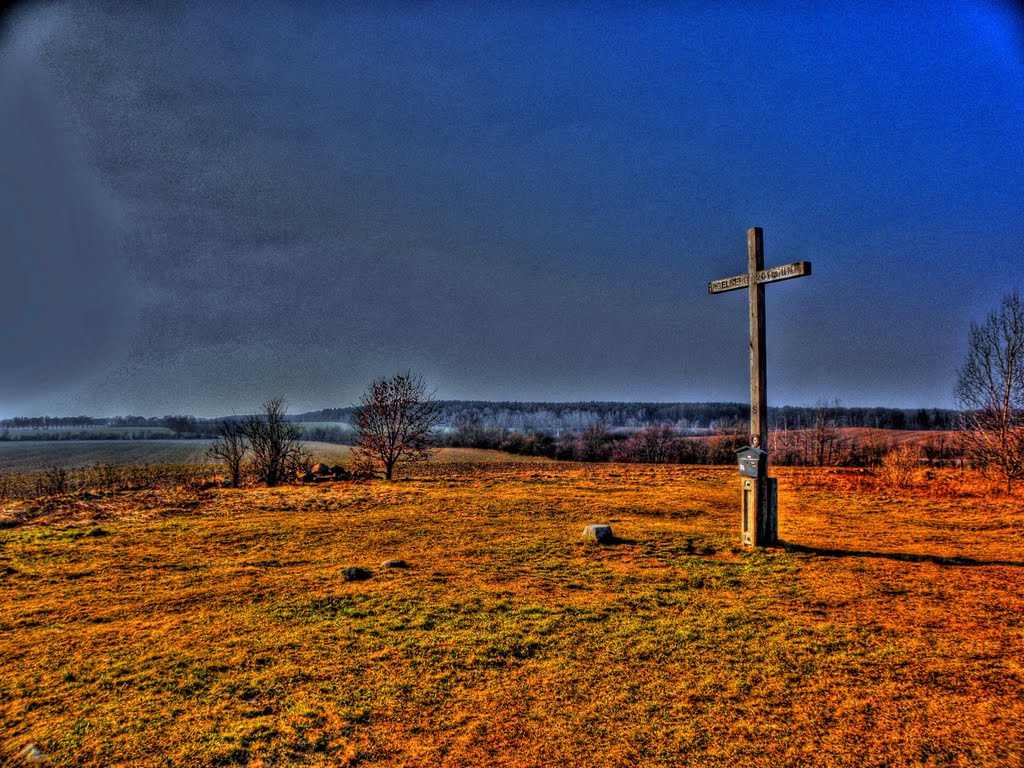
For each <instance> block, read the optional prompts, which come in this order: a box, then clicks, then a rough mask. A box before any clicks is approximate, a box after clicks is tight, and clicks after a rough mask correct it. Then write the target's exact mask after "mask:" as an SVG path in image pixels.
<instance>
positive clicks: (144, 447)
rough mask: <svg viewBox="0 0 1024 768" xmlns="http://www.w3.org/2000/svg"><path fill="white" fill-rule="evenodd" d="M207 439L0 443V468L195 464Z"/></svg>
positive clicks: (204, 451) (30, 468) (28, 468)
mask: <svg viewBox="0 0 1024 768" xmlns="http://www.w3.org/2000/svg"><path fill="white" fill-rule="evenodd" d="M210 442H211V441H209V440H53V441H41V440H40V441H36V440H31V441H26V442H17V441H15V442H9V443H8V442H0V471H16V472H25V471H32V470H38V469H47V468H48V467H63V468H66V469H71V468H74V467H88V466H92V465H94V464H198V463H202V462H203V461H205V455H206V450H207V449H208V448H209V446H210Z"/></svg>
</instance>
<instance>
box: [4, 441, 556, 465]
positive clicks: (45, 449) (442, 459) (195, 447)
mask: <svg viewBox="0 0 1024 768" xmlns="http://www.w3.org/2000/svg"><path fill="white" fill-rule="evenodd" d="M211 442H212V441H210V440H80V441H74V440H54V441H27V442H24V443H20V442H2V441H0V472H32V471H35V470H42V469H48V468H50V467H63V468H65V469H72V468H75V467H90V466H93V465H96V464H115V465H124V464H201V463H204V462H205V461H206V460H207V459H206V451H207V449H208V448H209V446H210V443H211ZM304 445H305V446H306V449H307V450H308V451H309V452H310V455H311V456H312V457H313V460H314V461H323V462H326V463H328V464H335V463H341V464H343V463H346V462H347V461H348V458H349V455H350V454H351V452H352V449H351V447H349V446H346V445H335V444H333V443H314V442H306V443H304ZM431 461H432V462H433V463H435V464H436V463H440V464H449V463H452V462H469V463H481V462H485V463H492V462H496V461H497V462H517V463H522V462H526V461H546V459H531V458H526V457H520V456H511V455H509V454H504V453H500V452H498V451H485V450H478V449H475V448H443V449H441V450H440V451H438V452H437V453H436V454H435V455H434V457H433V458H432V459H431ZM401 471H402V470H401V468H400V469H399V473H401Z"/></svg>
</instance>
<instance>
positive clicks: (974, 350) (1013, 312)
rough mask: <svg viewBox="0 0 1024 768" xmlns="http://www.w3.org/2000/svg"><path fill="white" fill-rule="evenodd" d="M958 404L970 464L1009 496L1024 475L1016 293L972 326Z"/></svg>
mask: <svg viewBox="0 0 1024 768" xmlns="http://www.w3.org/2000/svg"><path fill="white" fill-rule="evenodd" d="M955 394H956V401H957V405H958V406H959V407H960V409H961V411H962V419H963V427H964V432H963V440H964V447H965V449H966V452H967V455H968V457H969V458H970V459H971V462H972V463H973V464H974V465H975V466H976V467H978V468H979V469H981V470H982V472H984V473H986V475H988V476H995V477H999V478H1000V479H1002V480H1003V481H1004V482H1005V483H1006V490H1007V492H1008V493H1009V492H1010V491H1012V490H1013V482H1014V480H1018V479H1020V478H1021V477H1024V304H1022V303H1021V300H1020V295H1019V294H1018V293H1016V292H1014V293H1012V294H1010V295H1009V296H1007V297H1005V298H1004V299H1003V302H1002V304H1001V305H1000V307H999V309H998V310H996V311H993V312H992V313H991V314H990V315H989V316H988V318H987V319H986V320H985V322H984V323H982V324H981V325H978V324H976V323H972V324H971V332H970V336H969V344H968V350H967V360H966V361H965V362H964V365H963V367H962V368H960V369H959V370H958V371H957V380H956V390H955Z"/></svg>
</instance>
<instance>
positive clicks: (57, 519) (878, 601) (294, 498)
mask: <svg viewBox="0 0 1024 768" xmlns="http://www.w3.org/2000/svg"><path fill="white" fill-rule="evenodd" d="M474 458H475V459H476V460H475V461H471V460H470V459H474ZM480 458H481V457H480V456H476V457H471V456H468V455H463V456H460V455H458V454H456V455H451V454H449V455H448V456H447V457H446V458H445V459H444V460H443V461H437V462H434V463H431V464H428V465H422V466H420V467H417V468H415V469H414V470H412V472H413V474H412V475H411V476H410V475H408V474H407V477H406V478H405V479H403V480H401V481H398V482H393V483H390V484H386V483H383V482H371V483H365V484H323V485H315V486H312V485H311V486H301V487H291V488H280V489H269V490H268V489H243V490H212V491H205V492H200V493H195V492H192V491H187V490H184V489H182V490H178V491H151V492H136V493H124V494H110V495H99V494H89V495H82V494H79V495H78V496H75V497H66V498H60V499H52V500H49V501H48V502H46V504H47V505H48V506H46V508H45V509H42V510H41V512H40V515H39V516H38V517H36V518H35V522H33V523H32V524H29V525H24V526H21V527H17V528H11V529H7V530H0V591H2V592H0V594H2V606H0V607H2V610H0V643H2V650H3V659H4V664H3V668H2V670H0V733H2V737H0V761H8V762H15V761H16V758H15V755H17V753H18V752H19V750H21V749H23V748H24V747H25V746H26V745H27V744H30V743H34V744H37V745H38V746H39V748H40V749H42V751H43V752H45V753H46V754H47V755H48V757H47V762H46V763H45V764H47V765H95V766H101V765H102V766H107V765H125V766H128V765H131V766H136V765H196V766H199V765H251V766H261V765H262V766H270V765H277V766H284V765H324V766H326V765H335V766H345V765H386V766H420V765H430V766H482V765H500V766H554V765H568V766H634V765H643V766H655V765H660V766H669V765H687V764H693V765H712V766H732V765H754V766H773V768H774V766H780V765H823V766H911V765H929V766H932V765H934V766H940V765H942V766H944V765H950V766H961V765H963V766H967V765H971V766H974V765H993V766H1015V765H1021V764H1022V760H1024V757H1022V755H1024V733H1022V730H1021V725H1020V723H1021V722H1022V721H1024V629H1022V628H1024V514H1022V512H1021V510H1020V499H1019V498H1007V497H1003V496H999V495H988V493H987V491H986V489H985V487H984V486H981V485H975V484H973V483H972V481H970V480H969V479H964V477H965V476H963V475H960V474H952V473H943V472H938V473H934V474H932V475H931V477H930V478H928V477H925V476H924V475H922V476H921V477H919V478H918V481H917V485H916V487H914V488H910V489H895V490H890V489H888V488H884V487H878V486H877V485H876V483H875V481H873V480H872V479H870V478H868V477H866V476H864V475H862V474H859V473H854V472H838V471H835V470H831V471H830V470H796V469H785V468H783V469H779V470H777V471H776V474H778V476H779V478H780V505H781V509H782V512H781V516H780V535H781V537H782V538H783V539H784V540H785V541H786V542H787V545H788V547H787V548H786V549H781V548H780V549H776V550H769V551H763V552H753V551H745V550H742V549H739V548H738V547H736V546H735V542H736V540H737V538H738V535H737V531H736V526H737V522H738V513H737V505H738V482H739V481H738V478H737V476H736V474H735V473H734V471H733V470H732V469H731V468H704V467H700V468H686V467H666V466H659V467H651V466H643V465H590V466H581V465H573V464H557V463H552V462H525V461H518V460H509V459H508V458H504V459H502V460H501V461H492V462H490V463H484V462H481V461H479V459H480ZM489 458H494V457H493V456H489ZM22 503H28V502H22ZM587 523H611V524H612V526H613V527H614V530H615V533H616V534H617V535H618V536H619V537H620V541H619V542H618V543H617V544H615V545H614V546H609V547H598V546H595V545H585V544H584V543H583V542H582V541H581V540H580V533H581V530H582V528H583V526H584V525H585V524H587ZM389 558H401V559H404V560H406V561H407V562H408V563H409V565H410V566H411V567H410V568H408V569H395V570H384V569H381V568H380V563H381V562H382V561H384V560H386V559H389ZM352 565H356V566H363V567H367V568H369V569H371V570H372V571H373V576H372V578H370V579H369V580H367V581H359V582H346V581H344V580H343V577H342V569H343V568H345V567H346V566H352Z"/></svg>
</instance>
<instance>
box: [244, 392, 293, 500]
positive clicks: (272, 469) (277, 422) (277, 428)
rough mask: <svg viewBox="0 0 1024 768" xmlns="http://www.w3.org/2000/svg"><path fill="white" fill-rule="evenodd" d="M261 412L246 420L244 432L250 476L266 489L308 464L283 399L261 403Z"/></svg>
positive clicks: (276, 398) (277, 398)
mask: <svg viewBox="0 0 1024 768" xmlns="http://www.w3.org/2000/svg"><path fill="white" fill-rule="evenodd" d="M262 410H263V413H261V414H259V415H256V416H250V417H249V418H248V419H246V421H245V424H244V426H243V429H244V431H245V437H246V439H247V440H248V442H249V451H250V454H251V459H250V462H249V465H250V468H251V469H252V473H253V474H254V475H255V476H256V478H257V479H258V480H260V481H261V482H263V483H266V485H267V486H268V487H272V486H275V485H278V484H280V483H282V482H284V480H285V479H286V478H287V477H288V476H289V475H292V474H294V472H295V470H296V469H299V468H304V467H305V466H306V465H307V464H308V463H309V456H308V454H307V453H306V450H305V448H303V446H302V442H301V441H300V440H299V437H300V436H301V434H302V430H300V429H299V427H298V426H296V425H295V424H292V423H290V422H289V421H287V419H285V415H286V413H287V408H286V407H285V402H284V399H283V398H280V397H275V398H274V399H273V400H268V401H267V402H265V403H264V404H263V408H262Z"/></svg>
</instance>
